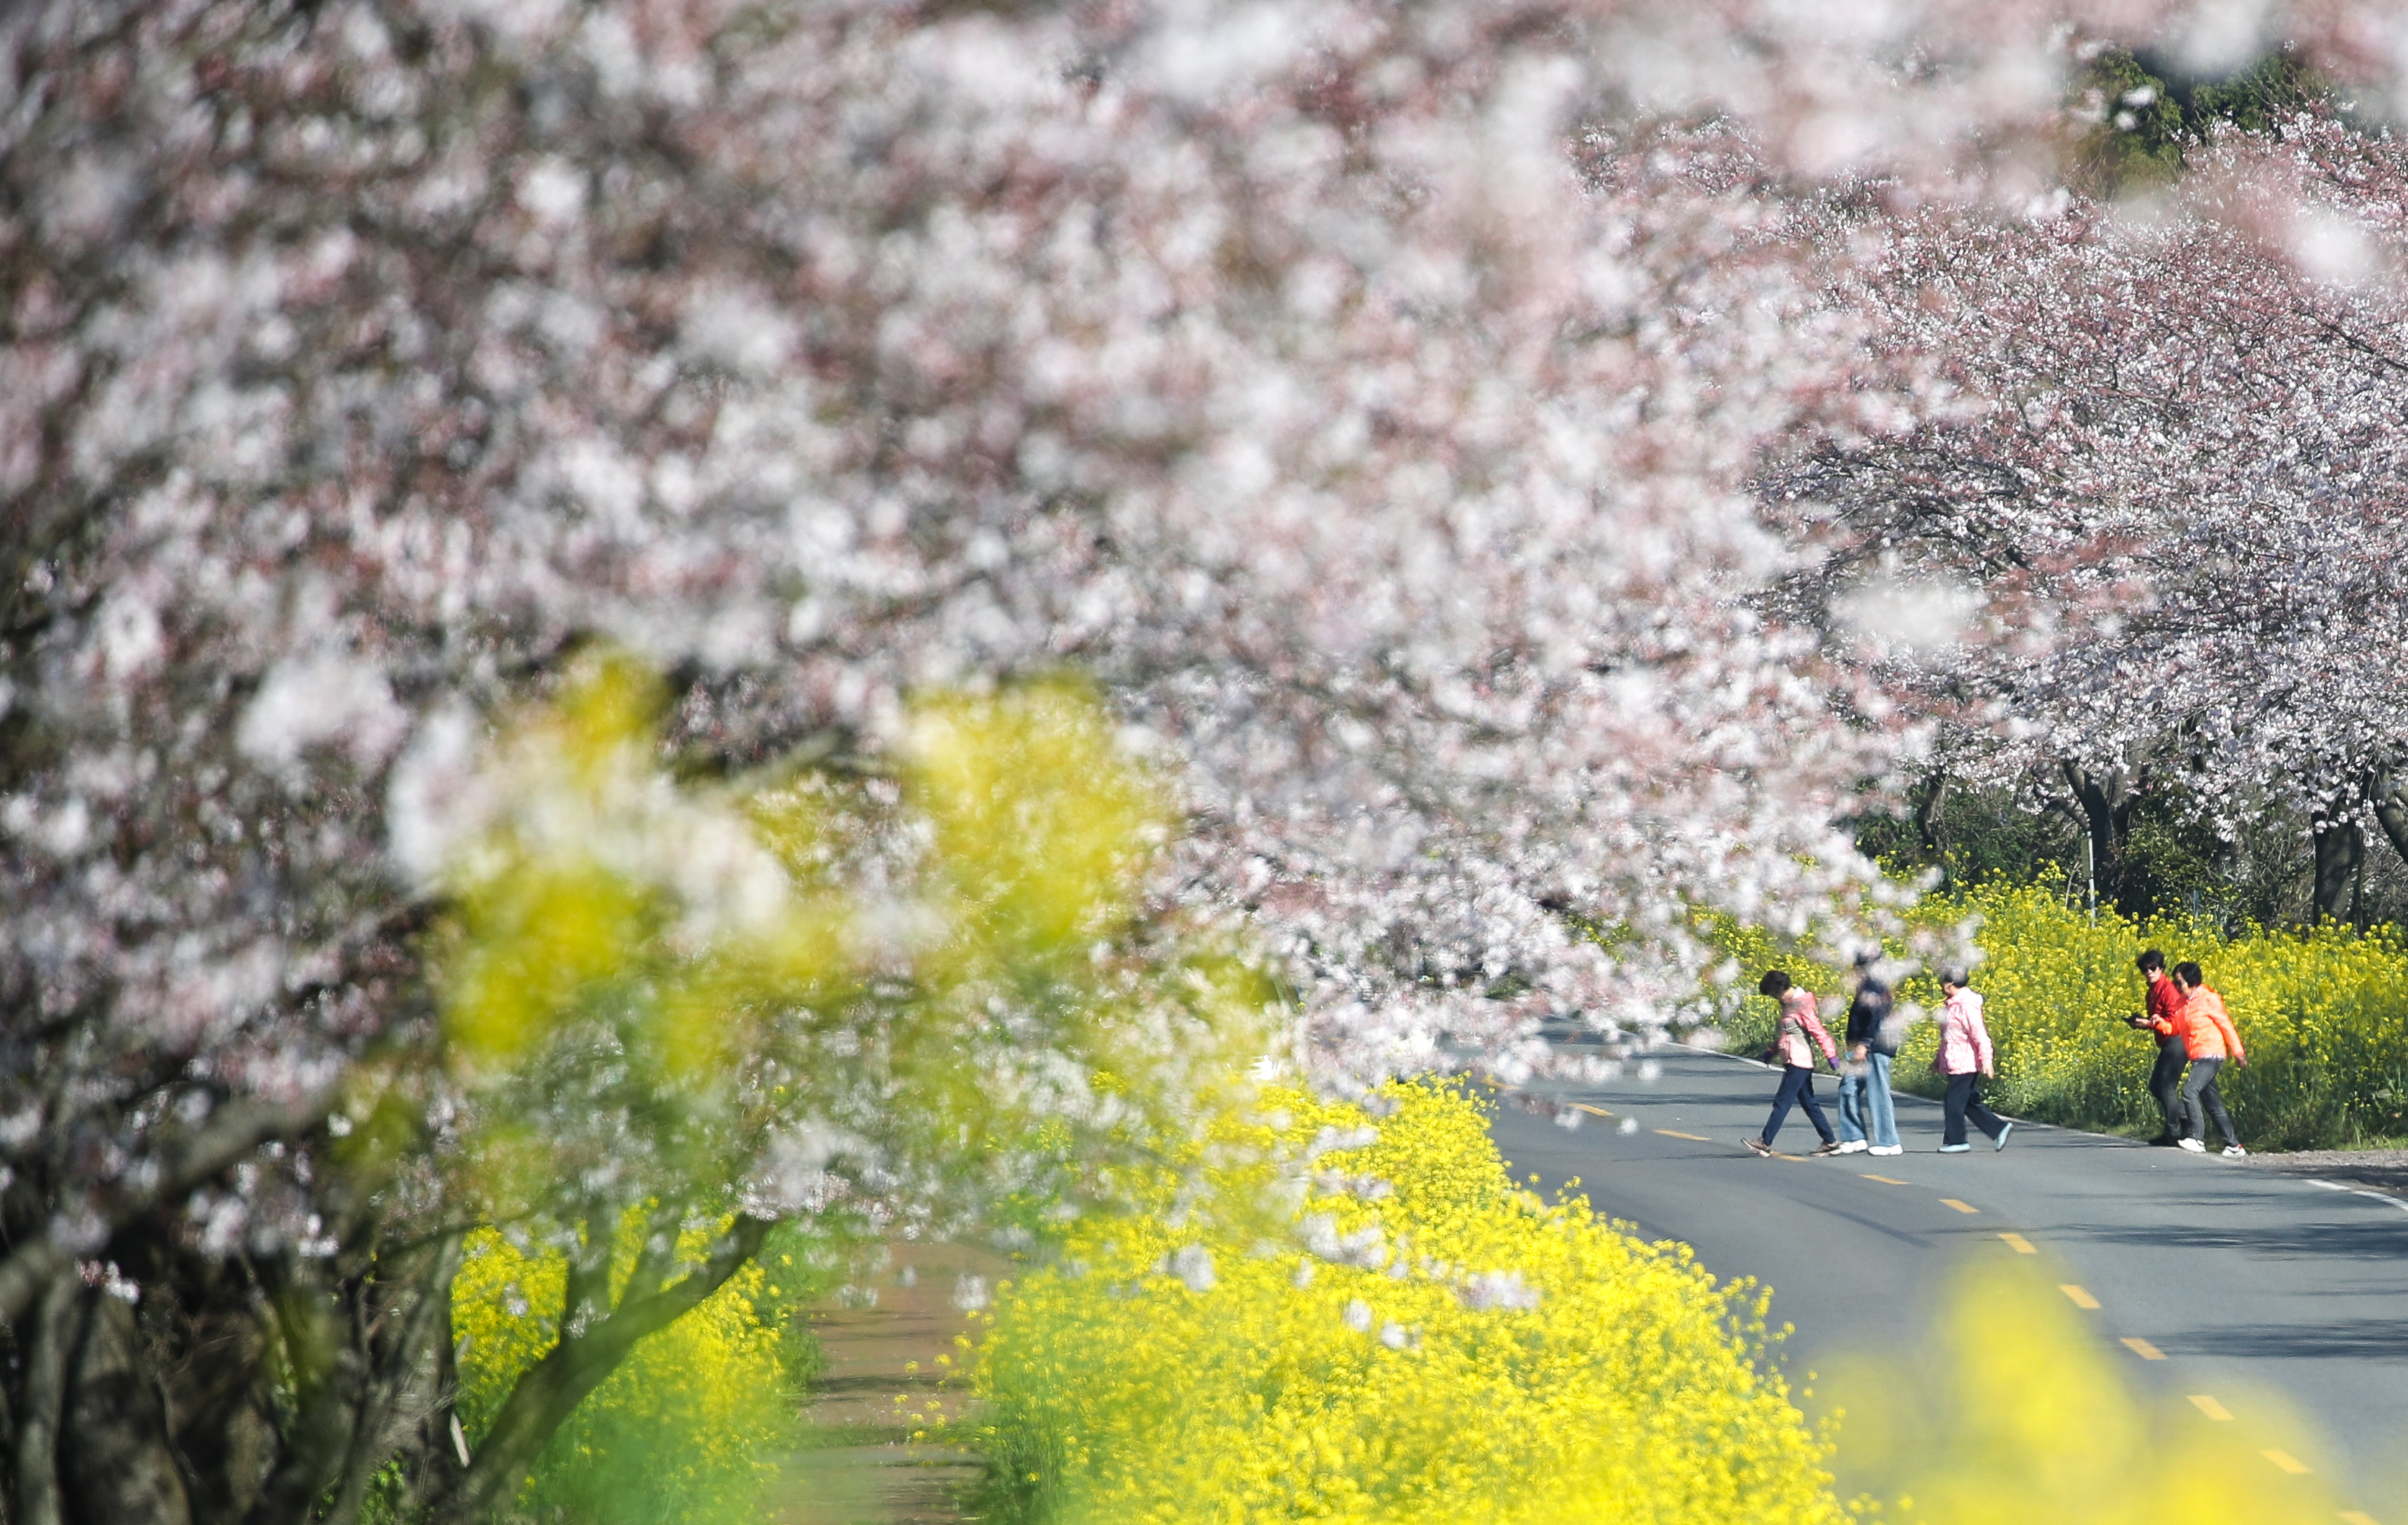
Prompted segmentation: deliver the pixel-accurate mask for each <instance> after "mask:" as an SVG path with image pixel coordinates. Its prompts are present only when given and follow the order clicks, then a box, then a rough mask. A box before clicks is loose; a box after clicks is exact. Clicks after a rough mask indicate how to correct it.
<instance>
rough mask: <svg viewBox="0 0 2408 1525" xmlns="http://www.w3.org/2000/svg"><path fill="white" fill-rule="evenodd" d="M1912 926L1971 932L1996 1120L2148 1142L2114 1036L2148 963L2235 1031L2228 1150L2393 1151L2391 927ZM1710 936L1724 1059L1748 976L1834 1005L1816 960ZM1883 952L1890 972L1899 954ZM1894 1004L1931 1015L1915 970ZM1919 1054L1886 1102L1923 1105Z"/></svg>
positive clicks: (1981, 913) (1930, 989) (2150, 1112)
mask: <svg viewBox="0 0 2408 1525" xmlns="http://www.w3.org/2000/svg"><path fill="white" fill-rule="evenodd" d="M1967 920H1970V921H1971V923H1972V924H1973V940H1974V942H1975V943H1976V944H1977V945H1978V946H1979V948H1981V953H1982V957H1981V960H1980V962H1978V963H1977V964H1976V965H1975V966H1974V969H1973V984H1974V987H1975V989H1977V990H1979V991H1981V992H1982V993H1983V994H1984V996H1985V997H1986V998H1987V1006H1986V1013H1987V1017H1988V1020H1989V1026H1990V1033H1991V1037H1992V1038H1993V1040H1994V1041H1995V1042H1996V1043H1997V1045H1998V1049H1999V1080H1998V1084H1997V1085H1996V1087H1995V1088H1993V1090H1992V1091H1991V1099H1992V1101H1993V1103H1994V1105H1997V1106H1998V1107H1999V1108H2000V1110H2001V1111H2003V1112H2006V1113H2008V1114H2010V1115H2012V1116H2016V1117H2028V1118H2037V1119H2042V1120H2045V1121H2050V1122H2063V1123H2071V1124H2073V1125H2075V1126H2078V1127H2089V1128H2103V1129H2108V1130H2113V1131H2123V1132H2143V1131H2146V1132H2154V1131H2155V1130H2156V1128H2157V1108H2156V1105H2155V1104H2154V1103H2153V1102H2152V1101H2151V1100H2150V1098H2149V1094H2148V1088H2147V1079H2148V1069H2149V1061H2150V1057H2151V1054H2152V1053H2153V1052H2154V1050H2153V1048H2152V1046H2151V1043H2150V1040H2149V1039H2148V1037H2147V1036H2146V1035H2145V1034H2143V1033H2135V1032H2133V1031H2132V1030H2131V1029H2130V1028H2128V1027H2127V1026H2125V1025H2124V1022H2123V1018H2124V1017H2125V1016H2126V1015H2127V1014H2128V1013H2130V1012H2134V1011H2138V1010H2139V1009H2140V1008H2141V1005H2142V1002H2143V987H2142V983H2141V976H2140V973H2139V971H2138V970H2137V969H2135V968H2134V967H2133V962H2132V961H2133V959H2134V957H2135V956H2136V955H2138V954H2139V952H2140V951H2141V949H2142V948H2161V949H2163V950H2164V952H2165V955H2166V962H2167V963H2168V965H2169V966H2171V965H2172V964H2174V963H2177V962H2181V961H2183V960H2186V959H2188V960H2192V961H2195V962H2198V963H2199V965H2200V968H2201V970H2202V971H2203V972H2204V974H2205V975H2206V976H2207V982H2208V984H2210V985H2211V986H2213V987H2214V989H2216V990H2217V991H2220V992H2222V994H2223V996H2224V999H2225V1002H2226V1004H2227V1005H2228V1006H2229V1009H2230V1011H2231V1013H2232V1019H2233V1022H2234V1024H2235V1026H2237V1027H2238V1028H2239V1029H2240V1032H2241V1037H2242V1042H2243V1044H2244V1045H2246V1046H2247V1048H2248V1051H2249V1060H2250V1063H2249V1067H2248V1068H2247V1069H2245V1070H2239V1071H2236V1070H2234V1069H2233V1068H2231V1067H2229V1066H2228V1067H2227V1068H2226V1070H2225V1072H2224V1074H2223V1076H2222V1077H2221V1080H2220V1085H2221V1089H2222V1090H2223V1092H2224V1097H2225V1101H2226V1104H2227V1105H2229V1107H2230V1108H2231V1111H2232V1116H2233V1120H2234V1121H2235V1122H2236V1123H2237V1124H2238V1125H2239V1126H2240V1128H2241V1131H2242V1134H2243V1141H2244V1142H2245V1143H2247V1144H2249V1145H2250V1146H2251V1147H2268V1148H2312V1147H2334V1146H2342V1145H2347V1144H2352V1143H2358V1142H2363V1141H2366V1140H2369V1139H2374V1138H2386V1137H2398V1136H2401V1135H2402V1134H2408V1120H2403V1114H2408V941H2403V939H2402V936H2401V931H2400V929H2398V928H2396V927H2376V928H2374V929H2372V930H2371V931H2368V932H2365V933H2358V932H2356V931H2354V930H2352V929H2350V928H2348V927H2346V926H2343V925H2339V924H2336V923H2332V922H2328V923H2326V924H2325V925H2323V926H2321V927H2319V928H2316V929H2315V930H2313V931H2270V930H2261V929H2257V928H2248V929H2244V930H2243V931H2242V932H2241V933H2240V934H2238V935H2235V936H2229V937H2228V936H2225V935H2224V934H2222V933H2221V932H2220V931H2219V930H2218V929H2217V928H2216V927H2215V926H2214V924H2212V923H2210V922H2207V921H2204V920H2199V921H2194V920H2190V919H2185V918H2170V919H2157V920H2151V921H2146V922H2137V923H2136V922H2133V921H2129V920H2127V919H2124V918H2122V917H2119V916H2116V915H2115V914H2114V913H2113V912H2112V911H2101V912H2100V913H2099V914H2098V915H2097V917H2096V919H2093V918H2092V917H2091V916H2090V915H2089V914H2088V913H2087V912H2085V911H2084V910H2082V909H2080V908H2078V907H2075V906H2071V905H2066V904H2065V902H2064V901H2063V900H2061V899H2059V898H2058V897H2057V895H2055V894H2053V893H2051V892H2050V891H2047V890H2045V889H2042V888H2040V887H2037V886H2008V885H1994V886H1985V887H1983V888H1979V889H1975V890H1971V891H1966V892H1964V893H1962V894H1957V895H1949V896H1935V897H1933V898H1931V899H1929V900H1928V901H1926V902H1925V903H1924V904H1923V905H1921V906H1919V907H1918V908H1917V909H1916V910H1915V912H1914V921H1915V922H1916V923H1917V925H1918V927H1919V928H1920V929H1922V930H1924V931H1926V932H1929V931H1933V930H1936V929H1939V928H1942V927H1945V926H1953V925H1954V924H1956V923H1957V922H1960V921H1967ZM1715 935H1716V939H1717V941H1719V942H1720V943H1722V944H1723V946H1724V947H1725V948H1726V950H1727V952H1728V953H1729V954H1730V955H1731V957H1732V959H1733V961H1734V963H1735V964H1736V965H1737V966H1738V967H1739V968H1740V970H1741V972H1742V976H1743V978H1742V980H1740V981H1735V982H1734V986H1733V992H1734V995H1733V1000H1734V1005H1735V1009H1734V1010H1733V1012H1732V1014H1731V1015H1732V1017H1733V1019H1732V1020H1730V1021H1729V1022H1728V1023H1727V1031H1728V1033H1730V1041H1731V1044H1732V1047H1733V1048H1735V1049H1738V1050H1739V1051H1746V1048H1747V1046H1749V1045H1751V1044H1756V1043H1758V1042H1760V1039H1761V1036H1762V1034H1763V1033H1766V1032H1769V1030H1770V1025H1771V1019H1772V1004H1771V1003H1770V1001H1767V1000H1764V999H1761V998H1754V999H1750V1000H1747V1001H1746V1002H1745V1003H1744V1005H1737V999H1736V997H1737V991H1745V990H1752V989H1753V988H1754V981H1755V978H1756V976H1757V975H1758V974H1760V973H1761V972H1762V969H1763V968H1764V967H1770V966H1772V965H1775V964H1778V966H1780V967H1783V968H1785V969H1787V970H1788V971H1789V972H1790V974H1791V975H1792V976H1793V977H1795V978H1797V979H1798V980H1799V983H1800V984H1803V985H1806V986H1808V987H1810V988H1811V989H1813V990H1814V991H1817V992H1819V993H1821V994H1824V995H1826V996H1827V997H1833V998H1835V1001H1834V1004H1836V997H1837V996H1838V995H1839V993H1840V992H1841V991H1843V990H1844V988H1845V985H1846V981H1845V980H1844V978H1843V977H1842V973H1841V971H1840V969H1839V968H1838V967H1837V965H1836V964H1835V962H1834V961H1832V960H1830V959H1829V958H1828V956H1825V955H1824V954H1823V952H1822V950H1820V949H1818V948H1813V947H1812V946H1807V947H1802V948H1800V947H1796V946H1791V947H1789V948H1783V947H1782V946H1781V945H1779V944H1777V943H1776V942H1774V940H1773V939H1771V938H1770V937H1768V936H1765V935H1763V934H1758V933H1755V932H1752V931H1750V930H1747V929H1741V928H1731V927H1722V928H1718V929H1715ZM1893 951H1894V952H1897V953H1900V954H1902V953H1903V951H1904V946H1903V942H1902V941H1901V942H1900V943H1899V944H1896V945H1894V946H1893ZM1939 999H1940V990H1939V985H1938V982H1937V980H1936V979H1935V978H1934V977H1933V976H1932V974H1931V973H1930V972H1929V971H1928V970H1926V971H1924V972H1922V973H1920V974H1918V975H1916V976H1914V977H1911V978H1909V979H1907V980H1905V981H1903V982H1902V983H1901V984H1900V985H1899V1000H1900V1001H1901V1002H1902V1003H1906V1004H1909V1005H1914V1006H1917V1007H1920V1008H1921V1009H1923V1010H1925V1011H1930V1010H1933V1009H1936V1007H1937V1005H1938V1003H1939ZM1827 1009H1828V1008H1827ZM1935 1039H1936V1032H1935V1029H1934V1028H1933V1027H1932V1026H1931V1025H1930V1024H1929V1023H1924V1024H1921V1025H1919V1026H1918V1027H1917V1028H1915V1029H1914V1033H1913V1034H1912V1035H1911V1036H1910V1038H1909V1040H1908V1043H1907V1046H1906V1048H1905V1049H1904V1051H1903V1052H1902V1053H1901V1054H1900V1055H1899V1068H1898V1071H1897V1075H1898V1083H1899V1085H1900V1086H1901V1087H1902V1088H1907V1089H1923V1090H1932V1089H1934V1088H1933V1087H1932V1086H1931V1085H1930V1083H1929V1077H1928V1076H1927V1075H1926V1073H1925V1070H1926V1066H1928V1064H1929V1062H1930V1059H1931V1052H1932V1046H1933V1044H1934V1042H1935Z"/></svg>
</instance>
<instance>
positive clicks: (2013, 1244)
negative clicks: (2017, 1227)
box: [1999, 1233, 2040, 1255]
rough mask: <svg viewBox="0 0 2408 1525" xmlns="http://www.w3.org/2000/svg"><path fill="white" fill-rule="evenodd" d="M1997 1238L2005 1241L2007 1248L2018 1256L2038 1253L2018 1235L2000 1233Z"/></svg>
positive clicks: (2027, 1241) (2029, 1242)
mask: <svg viewBox="0 0 2408 1525" xmlns="http://www.w3.org/2000/svg"><path fill="white" fill-rule="evenodd" d="M1999 1237H2000V1238H2001V1239H2003V1240H2005V1241H2006V1242H2007V1247H2008V1248H2009V1249H2012V1250H2014V1252H2015V1253H2016V1254H2018V1255H2037V1254H2039V1253H2040V1251H2039V1250H2038V1249H2036V1248H2034V1247H2033V1246H2032V1242H2031V1241H2030V1240H2028V1239H2027V1238H2025V1237H2024V1236H2023V1235H2022V1234H2020V1233H2002V1234H2000V1235H1999Z"/></svg>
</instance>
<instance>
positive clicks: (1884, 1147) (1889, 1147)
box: [1865, 1144, 1906, 1159]
mask: <svg viewBox="0 0 2408 1525" xmlns="http://www.w3.org/2000/svg"><path fill="white" fill-rule="evenodd" d="M1865 1152H1866V1153H1867V1154H1878V1155H1880V1156H1882V1157H1883V1158H1885V1159H1886V1158H1888V1157H1889V1156H1890V1155H1893V1154H1904V1153H1905V1152H1906V1146H1905V1145H1903V1144H1876V1145H1874V1146H1873V1147H1871V1148H1870V1149H1867V1150H1866V1151H1865Z"/></svg>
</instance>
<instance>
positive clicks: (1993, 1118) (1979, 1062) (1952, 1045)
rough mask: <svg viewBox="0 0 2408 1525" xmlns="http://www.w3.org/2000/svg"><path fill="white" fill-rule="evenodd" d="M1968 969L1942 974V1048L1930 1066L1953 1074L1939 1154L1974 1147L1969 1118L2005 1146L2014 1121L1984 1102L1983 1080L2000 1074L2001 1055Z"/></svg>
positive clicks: (1992, 1144) (1996, 1146)
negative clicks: (1968, 978) (1967, 1123)
mask: <svg viewBox="0 0 2408 1525" xmlns="http://www.w3.org/2000/svg"><path fill="white" fill-rule="evenodd" d="M1965 978H1966V976H1965V971H1964V970H1962V969H1950V970H1947V971H1946V972H1944V973H1942V975H1941V976H1940V989H1941V991H1942V994H1943V995H1945V996H1946V998H1947V999H1946V1000H1944V1001H1942V1003H1941V1006H1940V1052H1939V1053H1937V1054H1935V1055H1933V1056H1932V1060H1931V1067H1932V1068H1933V1069H1935V1070H1938V1071H1939V1072H1940V1073H1941V1074H1942V1075H1944V1076H1947V1077H1948V1095H1947V1101H1946V1103H1945V1104H1944V1105H1945V1107H1946V1112H1945V1118H1946V1129H1945V1132H1944V1133H1942V1138H1941V1144H1940V1152H1941V1153H1942V1154H1963V1153H1964V1152H1965V1151H1966V1150H1968V1149H1970V1148H1971V1147H1972V1146H1971V1144H1968V1143H1966V1142H1965V1119H1967V1118H1971V1119H1973V1125H1974V1126H1975V1127H1977V1128H1979V1129H1981V1130H1982V1132H1984V1133H1987V1134H1988V1135H1989V1136H1990V1147H1992V1148H1993V1149H2003V1148H2005V1147H2007V1135H2008V1134H2009V1133H2014V1131H2015V1125H2014V1123H2012V1122H2009V1121H2008V1120H2007V1119H2004V1118H2002V1117H2000V1116H1999V1115H1998V1114H1997V1113H1996V1112H1993V1111H1991V1110H1990V1109H1989V1107H1988V1106H1986V1105H1984V1103H1983V1101H1982V1095H1981V1090H1980V1085H1981V1082H1982V1081H1983V1080H1984V1079H1985V1078H1987V1077H1990V1076H1996V1075H1997V1074H1998V1073H1999V1068H1998V1056H1997V1055H1996V1054H1994V1053H1993V1052H1991V1049H1990V1029H1989V1024H1987V1023H1985V1022H1984V1021H1983V1020H1982V998H1981V996H1980V995H1979V994H1977V993H1976V992H1975V991H1973V990H1972V989H1971V987H1969V986H1968V985H1967V984H1966V983H1965Z"/></svg>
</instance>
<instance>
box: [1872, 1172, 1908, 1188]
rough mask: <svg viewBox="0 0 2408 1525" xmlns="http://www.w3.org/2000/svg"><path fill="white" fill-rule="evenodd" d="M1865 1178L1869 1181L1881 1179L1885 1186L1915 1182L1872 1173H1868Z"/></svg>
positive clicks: (1906, 1184) (1905, 1184)
mask: <svg viewBox="0 0 2408 1525" xmlns="http://www.w3.org/2000/svg"><path fill="white" fill-rule="evenodd" d="M1865 1179H1866V1180H1869V1181H1879V1182H1881V1183H1882V1185H1884V1186H1913V1185H1914V1182H1913V1181H1901V1180H1899V1178H1898V1177H1897V1176H1875V1175H1871V1174H1870V1173H1868V1174H1867V1175H1866V1176H1865Z"/></svg>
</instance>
